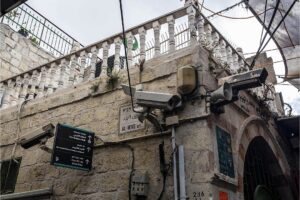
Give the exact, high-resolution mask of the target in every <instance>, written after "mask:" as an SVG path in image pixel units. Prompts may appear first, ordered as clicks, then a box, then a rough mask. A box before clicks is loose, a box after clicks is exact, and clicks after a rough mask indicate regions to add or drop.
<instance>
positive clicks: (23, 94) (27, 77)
mask: <svg viewBox="0 0 300 200" xmlns="http://www.w3.org/2000/svg"><path fill="white" fill-rule="evenodd" d="M29 80H30V75H29V74H25V75H24V78H23V88H22V91H21V93H20V98H19V103H22V102H23V101H25V100H26V95H27V93H28V86H29Z"/></svg>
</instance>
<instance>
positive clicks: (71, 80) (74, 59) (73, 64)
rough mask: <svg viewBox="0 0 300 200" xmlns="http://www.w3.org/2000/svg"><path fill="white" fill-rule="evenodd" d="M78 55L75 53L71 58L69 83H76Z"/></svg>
mask: <svg viewBox="0 0 300 200" xmlns="http://www.w3.org/2000/svg"><path fill="white" fill-rule="evenodd" d="M77 60H78V59H77V57H76V55H75V54H73V55H71V60H70V75H69V83H68V85H69V86H71V85H74V81H75V70H76V67H77Z"/></svg>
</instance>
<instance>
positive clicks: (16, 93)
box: [11, 76, 22, 105]
mask: <svg viewBox="0 0 300 200" xmlns="http://www.w3.org/2000/svg"><path fill="white" fill-rule="evenodd" d="M21 86H22V78H21V76H18V77H17V79H16V86H15V89H14V92H13V94H12V99H11V105H16V104H18V102H19V95H20V92H21Z"/></svg>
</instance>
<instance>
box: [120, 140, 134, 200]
mask: <svg viewBox="0 0 300 200" xmlns="http://www.w3.org/2000/svg"><path fill="white" fill-rule="evenodd" d="M123 145H124V146H125V147H127V148H128V149H130V151H131V156H132V160H131V171H130V175H129V184H128V196H129V197H128V199H129V200H131V184H132V177H133V173H134V160H135V157H134V149H133V147H132V146H130V145H129V144H126V143H123Z"/></svg>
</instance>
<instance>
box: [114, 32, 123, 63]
mask: <svg viewBox="0 0 300 200" xmlns="http://www.w3.org/2000/svg"><path fill="white" fill-rule="evenodd" d="M114 43H115V60H114V68H115V69H117V68H119V67H120V51H121V44H122V40H121V38H120V37H117V38H115V39H114Z"/></svg>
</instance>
